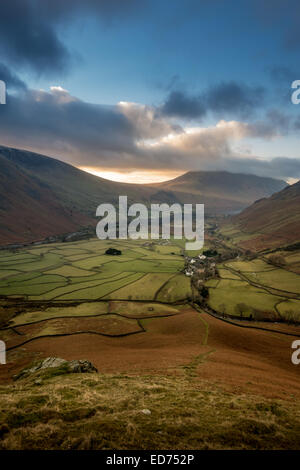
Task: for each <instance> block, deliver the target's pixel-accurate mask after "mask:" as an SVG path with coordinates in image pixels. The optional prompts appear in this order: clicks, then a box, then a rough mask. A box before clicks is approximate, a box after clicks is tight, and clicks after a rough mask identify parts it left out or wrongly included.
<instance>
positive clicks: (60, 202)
mask: <svg viewBox="0 0 300 470" xmlns="http://www.w3.org/2000/svg"><path fill="white" fill-rule="evenodd" d="M0 158H1V176H0V178H1V186H0V198H1V203H0V211H1V212H0V214H1V222H0V244H1V245H3V244H9V243H14V242H23V241H27V242H28V241H35V240H39V239H42V238H45V237H47V236H50V235H59V234H63V233H67V232H73V231H76V230H78V229H79V228H80V227H82V226H87V225H95V223H96V218H95V213H96V208H97V206H98V205H99V204H101V203H113V204H117V203H118V198H119V195H127V196H128V202H129V204H131V203H133V202H143V203H145V204H147V205H149V204H150V203H164V202H165V203H168V204H172V203H175V202H180V203H194V204H196V203H199V204H201V203H202V204H205V213H206V214H224V213H232V212H235V211H239V210H241V209H242V208H244V207H246V206H247V205H248V204H250V203H252V202H253V201H254V200H255V199H257V198H260V197H265V196H268V195H270V194H272V193H273V192H274V191H277V190H279V189H281V188H282V187H283V186H284V185H285V183H284V182H283V181H279V180H274V179H271V178H260V177H258V176H253V175H240V174H231V173H227V172H216V173H214V172H189V173H187V174H185V175H182V176H181V177H179V178H176V179H174V180H171V181H168V182H165V183H160V184H153V185H138V184H126V183H117V182H114V181H109V180H106V179H104V178H100V177H98V176H94V175H91V174H89V173H86V172H84V171H81V170H79V169H77V168H75V167H73V166H72V165H69V164H67V163H64V162H61V161H59V160H56V159H54V158H50V157H46V156H43V155H39V154H36V153H33V152H28V151H24V150H17V149H12V148H8V147H3V146H0Z"/></svg>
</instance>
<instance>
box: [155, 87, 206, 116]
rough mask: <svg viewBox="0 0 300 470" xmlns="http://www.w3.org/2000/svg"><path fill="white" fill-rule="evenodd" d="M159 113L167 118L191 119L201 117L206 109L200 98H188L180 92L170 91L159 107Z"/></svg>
mask: <svg viewBox="0 0 300 470" xmlns="http://www.w3.org/2000/svg"><path fill="white" fill-rule="evenodd" d="M161 112H162V114H164V115H167V116H173V117H183V118H187V119H193V118H201V117H203V116H204V115H205V114H206V108H205V106H204V105H203V103H202V101H201V98H200V97H195V96H189V95H187V94H185V93H184V92H182V91H172V92H171V93H170V94H169V96H168V98H167V100H166V101H165V103H164V104H163V106H162V107H161Z"/></svg>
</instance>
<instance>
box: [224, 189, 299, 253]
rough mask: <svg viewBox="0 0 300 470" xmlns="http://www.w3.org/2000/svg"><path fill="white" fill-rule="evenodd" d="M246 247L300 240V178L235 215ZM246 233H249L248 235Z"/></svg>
mask: <svg viewBox="0 0 300 470" xmlns="http://www.w3.org/2000/svg"><path fill="white" fill-rule="evenodd" d="M232 222H233V224H234V225H235V226H236V227H238V229H239V230H240V231H241V232H243V241H241V242H240V246H243V247H244V248H250V249H251V248H254V249H258V250H261V249H265V248H276V247H280V246H284V245H288V244H292V243H295V242H299V241H300V181H298V183H295V184H293V185H291V186H287V187H286V188H285V189H283V190H282V191H280V192H278V193H276V194H274V195H273V196H271V197H269V198H264V199H260V200H258V201H256V202H255V203H254V204H252V205H251V206H250V207H248V208H247V209H245V210H244V211H243V212H241V213H240V214H238V215H236V216H235V217H233V218H232ZM246 235H249V237H248V238H247V237H246Z"/></svg>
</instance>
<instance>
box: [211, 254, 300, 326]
mask: <svg viewBox="0 0 300 470" xmlns="http://www.w3.org/2000/svg"><path fill="white" fill-rule="evenodd" d="M294 259H296V260H297V259H298V255H297V256H296V255H295V254H294V255H293V260H294ZM219 275H220V280H218V281H216V279H213V280H211V281H208V282H207V283H206V286H207V287H208V288H209V300H208V304H209V306H210V307H211V308H212V309H214V310H215V311H217V312H219V313H220V314H223V315H230V316H235V317H243V318H249V319H253V320H255V319H256V320H264V319H266V320H273V321H276V320H286V321H293V322H295V321H296V322H300V276H299V274H298V273H297V272H292V271H290V270H289V269H287V266H284V267H278V266H274V265H272V264H269V263H268V262H266V260H264V259H262V258H257V259H254V260H251V261H247V260H234V261H228V262H225V263H223V264H221V265H220V266H219Z"/></svg>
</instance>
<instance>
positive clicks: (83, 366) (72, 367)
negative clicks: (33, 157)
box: [13, 357, 98, 380]
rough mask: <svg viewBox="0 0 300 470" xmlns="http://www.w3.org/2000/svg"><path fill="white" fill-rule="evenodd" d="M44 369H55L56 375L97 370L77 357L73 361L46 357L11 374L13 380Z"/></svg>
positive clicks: (88, 362)
mask: <svg viewBox="0 0 300 470" xmlns="http://www.w3.org/2000/svg"><path fill="white" fill-rule="evenodd" d="M46 369H57V372H58V375H59V374H62V373H65V374H72V373H73V374H74V373H86V372H98V370H97V369H96V367H95V366H93V364H92V363H91V362H90V361H87V360H83V359H79V360H73V361H66V359H61V358H60V357H47V358H46V359H43V360H42V361H40V362H38V363H37V364H34V365H33V366H32V367H29V368H27V369H23V370H21V372H19V373H18V374H16V375H14V376H13V379H14V380H18V379H21V378H25V377H29V376H30V375H32V374H35V373H37V372H43V371H45V370H46Z"/></svg>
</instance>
